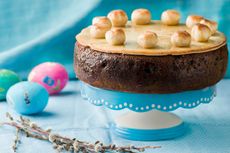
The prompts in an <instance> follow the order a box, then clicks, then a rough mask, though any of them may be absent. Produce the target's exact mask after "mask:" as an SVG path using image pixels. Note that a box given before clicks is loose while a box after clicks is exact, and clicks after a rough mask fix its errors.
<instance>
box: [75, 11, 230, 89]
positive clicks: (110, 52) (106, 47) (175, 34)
mask: <svg viewBox="0 0 230 153" xmlns="http://www.w3.org/2000/svg"><path fill="white" fill-rule="evenodd" d="M180 17H181V16H180V13H179V12H177V11H175V10H166V11H164V12H163V13H162V15H161V20H152V18H151V13H150V11H149V10H147V9H137V10H134V11H133V12H132V15H131V21H128V17H127V14H126V13H125V12H124V11H122V10H114V11H111V12H110V13H109V14H108V16H107V17H95V18H94V19H93V21H92V25H91V26H89V27H87V28H85V29H83V30H82V31H81V32H80V33H79V34H78V35H77V36H76V40H77V41H76V44H75V54H74V61H75V63H74V68H75V72H76V75H77V77H78V78H79V79H80V80H81V81H83V82H85V83H87V84H90V85H91V86H94V87H99V88H104V89H109V90H118V91H123V92H133V93H175V92H182V91H188V90H197V89H202V88H205V87H208V86H212V85H214V84H216V83H217V82H218V81H219V80H220V79H221V78H222V77H223V76H224V74H225V71H226V67H227V62H228V50H227V45H226V37H225V35H224V34H223V33H221V32H219V31H218V30H217V23H216V22H215V21H211V20H208V19H205V18H204V17H202V16H198V15H190V16H188V17H187V19H186V23H185V24H182V23H180Z"/></svg>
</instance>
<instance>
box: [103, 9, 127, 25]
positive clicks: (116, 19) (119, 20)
mask: <svg viewBox="0 0 230 153" xmlns="http://www.w3.org/2000/svg"><path fill="white" fill-rule="evenodd" d="M107 17H108V18H109V19H110V21H111V22H112V25H113V26H114V27H124V26H125V25H126V23H127V21H128V16H127V14H126V13H125V11H123V10H113V11H111V12H110V13H109V14H108V16H107Z"/></svg>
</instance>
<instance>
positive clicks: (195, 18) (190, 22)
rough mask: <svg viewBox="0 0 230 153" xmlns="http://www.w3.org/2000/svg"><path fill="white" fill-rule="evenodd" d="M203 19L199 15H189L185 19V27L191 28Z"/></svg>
mask: <svg viewBox="0 0 230 153" xmlns="http://www.w3.org/2000/svg"><path fill="white" fill-rule="evenodd" d="M203 19H204V18H203V17H202V16H199V15H189V16H188V17H187V19H186V26H187V27H188V28H192V27H193V26H194V25H195V24H197V23H200V21H201V20H203Z"/></svg>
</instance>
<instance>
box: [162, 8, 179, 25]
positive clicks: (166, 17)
mask: <svg viewBox="0 0 230 153" xmlns="http://www.w3.org/2000/svg"><path fill="white" fill-rule="evenodd" d="M161 21H162V23H163V24H165V25H169V26H173V25H178V24H179V22H180V13H179V12H178V11H176V10H166V11H164V12H163V13H162V14H161Z"/></svg>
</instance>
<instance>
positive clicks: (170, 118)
mask: <svg viewBox="0 0 230 153" xmlns="http://www.w3.org/2000/svg"><path fill="white" fill-rule="evenodd" d="M215 89H216V88H215V86H211V87H207V88H205V89H200V90H193V91H186V92H180V93H173V94H137V93H129V92H120V91H114V90H105V89H101V88H96V87H93V86H90V85H88V84H85V83H81V95H82V97H83V98H85V99H87V100H88V101H89V102H90V103H92V104H94V105H96V106H105V107H107V108H109V109H112V110H122V109H124V108H127V109H129V110H131V111H129V112H127V113H125V114H122V115H121V116H118V117H117V118H115V123H114V125H113V128H112V129H113V131H114V133H115V134H117V135H118V136H120V137H122V138H126V139H130V140H139V141H152V140H163V139H172V138H176V137H178V136H181V135H183V134H184V133H185V131H186V130H185V126H184V122H183V121H182V119H181V118H180V117H178V116H177V115H175V114H173V113H169V111H173V110H175V109H177V108H180V107H182V108H187V109H191V108H194V107H196V106H198V105H199V104H201V103H209V102H210V101H212V99H213V98H214V97H215V95H216V90H215Z"/></svg>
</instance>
